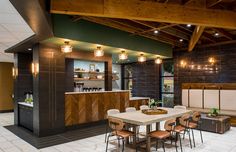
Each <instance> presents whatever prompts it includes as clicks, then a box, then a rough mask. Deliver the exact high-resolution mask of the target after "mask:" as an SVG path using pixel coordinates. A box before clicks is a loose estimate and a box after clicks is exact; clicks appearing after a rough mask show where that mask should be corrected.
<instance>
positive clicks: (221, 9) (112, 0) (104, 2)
mask: <svg viewBox="0 0 236 152" xmlns="http://www.w3.org/2000/svg"><path fill="white" fill-rule="evenodd" d="M79 2H80V3H79ZM123 3H124V4H129V6H123V7H120V5H121V4H123ZM69 4H70V6H68V5H69ZM84 6H86V7H85V8H82V7H84ZM145 6H146V7H145ZM134 7H135V8H134ZM144 8H147V9H144ZM157 8H158V9H159V10H156V9H157ZM90 9H91V10H90ZM127 9H128V10H127ZM118 10H121V12H118ZM122 11H123V12H122ZM51 12H52V13H59V14H69V15H71V16H72V20H73V21H75V22H78V21H80V19H85V20H88V21H91V22H95V23H98V24H102V25H106V26H109V27H112V28H116V29H120V30H123V31H126V32H129V33H130V34H131V35H133V36H135V35H140V36H144V37H148V38H150V39H153V40H157V41H161V42H164V43H168V44H171V45H172V46H173V47H175V48H184V49H187V50H189V51H191V50H192V49H193V48H194V47H195V45H196V46H198V47H201V46H215V45H222V44H228V43H236V0H129V1H127V0H91V1H87V0H71V1H70V2H69V3H67V2H66V1H64V0H52V3H51ZM125 13H126V14H127V15H125ZM157 14H158V15H157ZM181 15H182V16H181ZM183 23H184V24H183ZM187 24H192V25H191V27H188V26H187ZM198 30H200V31H198ZM157 31H158V32H157Z"/></svg>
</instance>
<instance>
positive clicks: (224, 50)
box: [174, 44, 236, 104]
mask: <svg viewBox="0 0 236 152" xmlns="http://www.w3.org/2000/svg"><path fill="white" fill-rule="evenodd" d="M209 57H214V58H215V59H216V64H215V66H214V68H217V70H213V71H212V70H209V69H207V70H206V69H201V70H196V69H195V70H192V69H190V68H182V67H180V65H179V64H180V61H181V60H183V59H184V60H186V61H187V63H188V64H192V63H194V64H195V65H203V66H204V65H206V64H209V63H208V58H209ZM235 58H236V44H231V45H224V46H217V47H212V48H197V49H195V50H193V51H192V52H186V51H185V52H177V51H174V64H175V67H174V70H175V72H174V75H175V82H174V83H175V88H174V95H175V97H174V102H175V104H181V103H182V101H181V98H182V91H181V90H182V84H183V83H235V82H236V60H235Z"/></svg>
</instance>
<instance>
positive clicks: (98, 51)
mask: <svg viewBox="0 0 236 152" xmlns="http://www.w3.org/2000/svg"><path fill="white" fill-rule="evenodd" d="M103 55H104V51H103V50H102V47H101V46H100V45H98V46H97V49H95V50H94V56H95V57H101V56H103Z"/></svg>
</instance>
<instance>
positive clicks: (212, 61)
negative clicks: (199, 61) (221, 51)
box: [208, 57, 216, 64]
mask: <svg viewBox="0 0 236 152" xmlns="http://www.w3.org/2000/svg"><path fill="white" fill-rule="evenodd" d="M208 62H209V63H211V64H214V63H215V62H216V60H215V58H213V57H209V58H208Z"/></svg>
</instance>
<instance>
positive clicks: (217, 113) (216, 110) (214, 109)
mask: <svg viewBox="0 0 236 152" xmlns="http://www.w3.org/2000/svg"><path fill="white" fill-rule="evenodd" d="M219 112H220V111H219V109H217V108H212V109H211V111H210V113H209V114H208V115H209V116H211V117H216V116H218V115H219Z"/></svg>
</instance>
